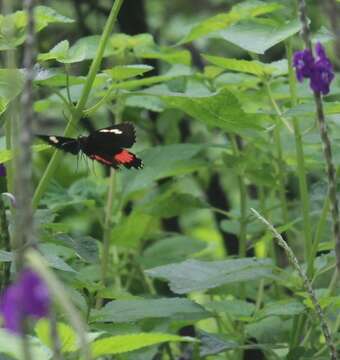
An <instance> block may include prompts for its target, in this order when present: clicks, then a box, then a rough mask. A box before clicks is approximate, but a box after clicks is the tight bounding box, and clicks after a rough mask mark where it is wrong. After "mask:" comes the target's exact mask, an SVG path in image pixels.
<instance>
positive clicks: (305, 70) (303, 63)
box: [293, 49, 314, 82]
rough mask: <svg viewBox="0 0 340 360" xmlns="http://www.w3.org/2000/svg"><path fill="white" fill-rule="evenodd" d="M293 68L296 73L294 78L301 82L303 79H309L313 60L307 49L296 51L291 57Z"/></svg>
mask: <svg viewBox="0 0 340 360" xmlns="http://www.w3.org/2000/svg"><path fill="white" fill-rule="evenodd" d="M293 66H294V67H295V71H296V78H297V79H298V81H300V82H302V81H303V79H304V78H309V77H310V76H311V73H312V71H313V67H314V58H313V55H312V53H311V51H310V50H309V49H305V50H303V51H297V52H296V53H295V54H294V56H293Z"/></svg>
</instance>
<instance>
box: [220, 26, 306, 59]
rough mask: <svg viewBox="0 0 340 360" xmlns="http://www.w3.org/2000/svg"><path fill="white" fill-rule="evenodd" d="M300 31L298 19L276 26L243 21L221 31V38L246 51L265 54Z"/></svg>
mask: <svg viewBox="0 0 340 360" xmlns="http://www.w3.org/2000/svg"><path fill="white" fill-rule="evenodd" d="M300 30H301V23H300V21H299V20H298V19H295V20H291V21H289V22H287V23H285V24H283V25H276V26H275V25H273V24H263V23H258V22H255V21H243V22H239V23H237V24H235V25H233V26H231V27H230V28H228V29H226V30H222V31H220V32H219V37H221V38H222V39H224V40H227V41H229V42H231V43H233V44H235V45H237V46H239V47H241V48H242V49H244V50H246V51H250V52H254V53H256V54H263V53H264V52H265V51H266V50H268V49H270V48H271V47H273V46H274V45H276V44H278V43H280V42H281V41H283V40H285V39H287V38H289V37H290V36H292V35H294V34H296V33H297V32H299V31H300Z"/></svg>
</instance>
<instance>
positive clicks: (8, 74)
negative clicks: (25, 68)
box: [0, 69, 25, 115]
mask: <svg viewBox="0 0 340 360" xmlns="http://www.w3.org/2000/svg"><path fill="white" fill-rule="evenodd" d="M24 81H25V77H24V74H23V73H22V72H21V71H19V70H16V69H0V115H1V114H2V113H3V112H4V111H5V110H6V109H7V106H8V104H9V103H10V101H12V100H13V99H14V98H15V97H17V96H18V95H19V94H20V93H21V91H22V88H23V86H24Z"/></svg>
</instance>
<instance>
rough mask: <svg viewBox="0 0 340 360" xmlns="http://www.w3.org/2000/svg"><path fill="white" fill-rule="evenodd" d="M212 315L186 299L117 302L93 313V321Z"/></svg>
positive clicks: (116, 321)
mask: <svg viewBox="0 0 340 360" xmlns="http://www.w3.org/2000/svg"><path fill="white" fill-rule="evenodd" d="M210 316H211V315H210V313H209V312H208V311H206V310H205V309H204V308H203V307H202V306H201V305H199V304H196V303H195V302H193V301H191V300H188V299H185V298H169V299H166V298H165V299H141V300H116V301H111V302H109V303H108V304H106V305H105V306H104V307H103V308H102V309H100V310H94V311H92V313H91V321H95V322H107V321H110V322H113V323H125V322H134V321H140V320H144V319H150V318H151V319H152V318H154V319H160V318H171V319H173V320H188V319H194V320H196V319H203V318H207V317H210Z"/></svg>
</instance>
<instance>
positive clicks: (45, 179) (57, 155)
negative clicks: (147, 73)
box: [33, 0, 124, 208]
mask: <svg viewBox="0 0 340 360" xmlns="http://www.w3.org/2000/svg"><path fill="white" fill-rule="evenodd" d="M123 2H124V0H115V2H114V4H113V6H112V8H111V12H110V15H109V17H108V19H107V21H106V24H105V27H104V31H103V34H102V36H101V38H100V41H99V45H98V49H97V53H96V56H95V58H94V59H93V61H92V63H91V66H90V69H89V73H88V75H87V78H86V82H85V84H84V87H83V90H82V93H81V96H80V99H79V101H78V103H77V105H76V107H75V110H74V112H73V113H72V117H71V119H70V121H69V122H68V124H67V126H66V129H65V132H64V134H65V136H70V135H72V131H73V129H74V128H75V126H76V124H77V123H78V121H79V120H80V118H81V117H82V115H83V111H84V108H85V105H86V102H87V100H88V98H89V95H90V92H91V89H92V86H93V83H94V80H95V78H96V75H97V72H98V70H99V68H100V65H101V63H102V60H103V56H104V51H105V47H106V45H107V43H108V41H109V38H110V35H111V33H112V30H113V27H114V24H115V22H116V19H117V16H118V13H119V10H120V8H121V6H122V4H123ZM60 160H61V152H60V151H58V150H56V151H55V152H54V154H53V156H52V158H51V160H50V162H49V164H48V166H47V168H46V170H45V173H44V174H43V176H42V178H41V180H40V182H39V184H38V186H37V188H36V191H35V194H34V197H33V207H34V208H36V207H37V206H38V204H39V201H40V199H41V197H42V195H43V193H44V191H45V189H46V187H47V185H48V183H49V181H50V179H51V178H52V176H53V174H54V172H55V170H56V169H57V167H58V165H59V162H60Z"/></svg>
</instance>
